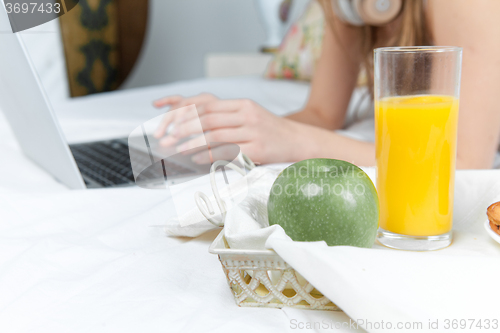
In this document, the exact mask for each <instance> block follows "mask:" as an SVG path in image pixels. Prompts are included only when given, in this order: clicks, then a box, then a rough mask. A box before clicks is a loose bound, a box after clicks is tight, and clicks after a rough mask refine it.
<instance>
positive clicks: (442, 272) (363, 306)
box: [225, 169, 500, 332]
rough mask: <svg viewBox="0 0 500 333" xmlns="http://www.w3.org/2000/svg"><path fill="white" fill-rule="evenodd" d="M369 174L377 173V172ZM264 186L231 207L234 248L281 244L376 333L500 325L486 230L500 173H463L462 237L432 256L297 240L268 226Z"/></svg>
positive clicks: (280, 249)
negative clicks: (488, 208)
mask: <svg viewBox="0 0 500 333" xmlns="http://www.w3.org/2000/svg"><path fill="white" fill-rule="evenodd" d="M365 171H366V172H367V173H368V174H369V176H371V178H372V179H374V178H375V177H374V173H375V172H374V169H365ZM472 182H474V183H472ZM268 186H269V187H268V188H269V189H270V186H271V185H270V184H269V185H268ZM264 188H265V186H261V187H257V188H256V189H255V190H254V191H250V192H249V195H248V196H247V199H245V201H243V202H242V203H241V204H240V205H239V207H236V208H234V209H232V210H231V211H230V212H228V214H227V217H226V224H225V228H226V229H225V235H226V239H227V241H228V244H229V245H230V247H232V248H255V249H259V248H265V247H267V248H270V249H274V250H275V251H276V252H277V253H278V254H279V255H280V256H281V257H282V258H283V259H284V260H285V261H286V262H288V263H289V264H290V265H291V266H292V267H294V268H295V270H296V271H297V272H298V273H299V274H301V275H302V276H303V277H305V278H306V279H307V280H308V281H309V282H310V283H312V284H313V285H314V286H315V287H316V288H317V289H318V290H319V291H321V292H322V293H323V294H324V295H326V296H327V297H328V298H329V299H330V300H332V301H333V302H334V303H336V304H337V305H338V306H339V307H340V308H342V309H343V310H344V311H345V312H346V313H347V314H348V315H349V316H350V317H351V318H352V320H353V321H355V322H356V325H358V326H359V327H360V328H363V329H365V330H367V331H368V332H387V331H388V330H391V329H392V330H393V329H396V331H397V328H398V327H400V326H401V325H403V326H401V327H402V329H400V330H399V331H402V330H404V331H408V332H411V331H415V332H417V331H418V332H437V331H447V330H449V331H457V330H459V331H460V332H480V331H485V330H486V331H488V330H487V329H486V327H487V326H489V327H490V328H489V330H490V331H491V330H493V328H494V327H497V328H500V318H499V316H498V310H497V307H498V300H499V299H500V291H499V289H498V288H497V287H496V284H495V282H496V279H497V277H498V276H500V265H499V264H500V246H499V244H497V243H495V242H494V241H493V240H492V239H490V238H489V236H488V235H487V234H486V232H485V230H484V229H483V223H484V221H485V219H486V215H485V212H486V208H487V207H488V205H489V204H491V203H492V202H495V201H497V200H500V173H499V172H498V171H494V170H491V171H484V172H482V173H481V177H479V178H478V173H477V172H470V171H459V172H457V177H456V189H455V190H456V191H455V193H456V194H455V209H454V242H453V244H452V245H451V246H450V247H449V248H446V249H443V250H440V251H435V252H427V253H418V252H407V251H396V250H390V249H386V248H383V247H381V246H378V245H374V248H372V249H360V248H355V247H348V246H338V247H328V246H327V245H326V243H324V242H314V243H307V242H293V241H292V240H291V239H290V238H289V237H288V236H286V234H285V233H284V231H283V229H282V228H281V227H279V226H271V227H265V226H266V225H268V224H267V214H265V213H263V212H264V211H265V209H264V208H265V207H264V206H265V202H266V201H267V196H266V194H265V193H263V191H264ZM267 193H269V192H267ZM250 204H251V205H253V207H254V209H251V208H250V207H251V205H250ZM263 226H264V228H262V227H263ZM456 325H458V326H456ZM478 325H479V326H481V325H482V327H483V328H482V329H480V328H479V326H478ZM389 326H390V327H389Z"/></svg>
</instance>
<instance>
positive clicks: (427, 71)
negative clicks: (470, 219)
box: [374, 46, 462, 251]
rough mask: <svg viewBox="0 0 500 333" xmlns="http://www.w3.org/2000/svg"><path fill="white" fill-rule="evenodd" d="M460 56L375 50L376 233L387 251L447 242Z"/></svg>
mask: <svg viewBox="0 0 500 333" xmlns="http://www.w3.org/2000/svg"><path fill="white" fill-rule="evenodd" d="M461 67H462V49H461V48H459V47H440V46H436V47H429V46H424V47H388V48H379V49H376V50H375V90H374V94H375V132H376V157H377V191H378V194H379V201H380V225H379V232H378V236H377V239H378V241H379V242H380V243H381V244H383V245H385V246H387V247H391V248H396V249H402V250H415V251H427V250H437V249H441V248H444V247H446V246H448V245H450V244H451V242H452V231H451V229H452V219H453V190H454V180H455V162H456V150H457V122H458V104H459V94H460V75H461Z"/></svg>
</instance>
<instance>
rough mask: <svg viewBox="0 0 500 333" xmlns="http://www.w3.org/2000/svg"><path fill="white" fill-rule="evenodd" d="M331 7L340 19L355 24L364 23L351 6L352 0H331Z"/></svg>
mask: <svg viewBox="0 0 500 333" xmlns="http://www.w3.org/2000/svg"><path fill="white" fill-rule="evenodd" d="M332 8H333V12H334V13H335V15H336V16H337V18H338V19H339V20H340V21H342V22H345V23H349V24H351V25H355V26H362V25H364V22H363V19H362V18H361V17H360V16H359V14H358V12H357V10H355V8H354V7H353V3H352V0H332Z"/></svg>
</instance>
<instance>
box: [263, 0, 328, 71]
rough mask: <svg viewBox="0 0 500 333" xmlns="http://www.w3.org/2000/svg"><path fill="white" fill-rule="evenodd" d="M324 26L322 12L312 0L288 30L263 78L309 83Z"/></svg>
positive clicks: (319, 51) (318, 54) (319, 48)
mask: <svg viewBox="0 0 500 333" xmlns="http://www.w3.org/2000/svg"><path fill="white" fill-rule="evenodd" d="M324 25H325V19H324V15H323V9H322V8H321V5H320V4H319V3H318V2H317V1H315V0H313V1H311V2H310V3H309V5H308V6H307V8H306V10H305V12H304V14H303V15H302V16H301V17H300V18H299V20H298V21H297V22H295V23H294V24H293V25H292V26H291V27H290V29H289V30H288V32H287V34H286V36H285V38H284V39H283V41H282V42H281V45H280V47H279V49H278V51H277V53H276V54H275V55H274V58H273V59H272V60H271V62H270V63H269V65H268V67H267V69H266V72H265V73H264V77H266V78H270V79H290V80H311V78H312V76H313V73H314V68H315V65H316V62H317V61H318V59H319V57H320V55H321V44H322V40H323V32H324V31H323V30H324Z"/></svg>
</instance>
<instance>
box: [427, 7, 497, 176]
mask: <svg viewBox="0 0 500 333" xmlns="http://www.w3.org/2000/svg"><path fill="white" fill-rule="evenodd" d="M499 13H500V1H498V0H481V1H468V0H433V1H429V11H428V19H429V26H430V28H431V31H432V35H433V39H434V43H435V45H452V46H461V47H463V67H462V88H461V93H460V109H459V121H458V148H457V149H458V155H457V168H460V169H483V168H491V167H492V165H493V159H494V157H495V152H496V151H497V149H498V142H499V133H500V99H499V98H498V96H500V23H499V21H498V15H499Z"/></svg>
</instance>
